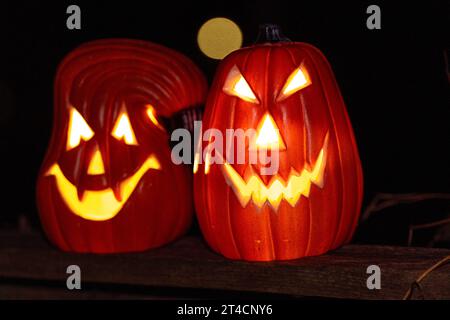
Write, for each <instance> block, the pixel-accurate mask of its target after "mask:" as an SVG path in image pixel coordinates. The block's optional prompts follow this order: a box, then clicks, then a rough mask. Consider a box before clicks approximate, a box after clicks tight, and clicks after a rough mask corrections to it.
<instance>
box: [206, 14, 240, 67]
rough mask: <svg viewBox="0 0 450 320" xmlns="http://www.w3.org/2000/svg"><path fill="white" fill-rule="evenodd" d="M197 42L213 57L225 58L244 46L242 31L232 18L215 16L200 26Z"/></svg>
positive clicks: (207, 54)
mask: <svg viewBox="0 0 450 320" xmlns="http://www.w3.org/2000/svg"><path fill="white" fill-rule="evenodd" d="M197 42H198V46H199V48H200V50H201V51H202V52H203V53H204V54H205V55H206V56H208V57H210V58H212V59H223V58H224V57H225V56H226V55H227V54H229V53H230V52H232V51H234V50H237V49H239V48H240V47H241V46H242V32H241V29H239V26H238V25H237V24H236V23H234V22H233V21H231V20H230V19H227V18H213V19H210V20H208V21H206V22H205V23H204V24H203V25H202V26H201V27H200V30H199V31H198V35H197Z"/></svg>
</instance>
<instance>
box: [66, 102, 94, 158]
mask: <svg viewBox="0 0 450 320" xmlns="http://www.w3.org/2000/svg"><path fill="white" fill-rule="evenodd" d="M93 136H94V131H92V129H91V128H90V127H89V125H88V124H87V123H86V121H85V120H84V118H83V116H82V115H81V114H80V113H79V112H78V111H77V110H76V109H75V108H71V109H70V120H69V129H68V131H67V145H66V150H70V149H73V148H75V147H77V146H78V145H79V144H80V142H81V139H83V140H84V141H88V140H89V139H91V138H92V137H93Z"/></svg>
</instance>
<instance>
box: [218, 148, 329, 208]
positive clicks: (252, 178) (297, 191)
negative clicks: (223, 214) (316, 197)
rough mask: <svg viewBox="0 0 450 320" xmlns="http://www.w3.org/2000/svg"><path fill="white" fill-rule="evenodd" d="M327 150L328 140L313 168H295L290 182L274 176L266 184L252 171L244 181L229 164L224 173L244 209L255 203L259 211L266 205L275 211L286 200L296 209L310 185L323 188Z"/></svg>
mask: <svg viewBox="0 0 450 320" xmlns="http://www.w3.org/2000/svg"><path fill="white" fill-rule="evenodd" d="M326 150H327V139H325V143H324V145H323V147H322V149H321V150H320V152H319V155H318V156H317V159H316V162H315V164H314V167H313V169H312V170H311V171H309V170H307V169H306V168H304V169H303V170H302V172H301V173H300V174H299V173H298V172H296V171H295V170H294V169H291V172H290V174H289V178H288V179H287V181H284V180H283V178H281V177H280V176H279V175H274V176H273V177H272V179H271V180H270V182H269V184H268V185H266V184H265V183H264V182H263V181H262V180H261V178H260V177H259V175H258V174H257V173H253V172H252V173H251V174H249V175H246V176H247V177H248V178H247V179H244V178H243V177H242V176H241V175H240V174H239V173H238V172H237V171H236V170H235V169H234V168H233V167H232V166H231V165H230V164H229V163H227V162H225V163H224V165H223V166H222V172H223V175H224V177H225V180H226V182H227V184H228V185H229V186H230V187H231V188H232V189H233V191H234V194H235V195H236V197H237V199H238V200H239V202H240V204H241V206H242V207H243V208H245V207H246V206H247V204H248V203H249V201H250V200H252V201H253V203H254V204H255V205H256V206H258V207H260V208H261V207H262V206H263V205H264V203H265V202H268V203H269V204H270V206H271V207H272V208H273V209H274V210H275V211H276V210H277V209H278V206H279V205H280V202H281V200H283V199H284V200H285V201H287V202H288V203H289V204H290V205H291V206H292V207H294V206H295V205H296V204H297V202H298V201H299V199H300V196H301V195H303V196H305V197H309V192H310V189H311V183H313V184H314V185H316V186H318V187H319V188H322V187H323V184H324V172H325V167H326ZM249 168H251V167H249ZM250 170H251V169H250Z"/></svg>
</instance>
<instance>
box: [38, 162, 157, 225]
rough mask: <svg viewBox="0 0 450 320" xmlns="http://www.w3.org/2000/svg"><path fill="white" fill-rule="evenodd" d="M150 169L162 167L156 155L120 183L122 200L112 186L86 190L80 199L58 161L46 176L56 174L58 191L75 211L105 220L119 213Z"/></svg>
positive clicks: (92, 218)
mask: <svg viewBox="0 0 450 320" xmlns="http://www.w3.org/2000/svg"><path fill="white" fill-rule="evenodd" d="M150 169H154V170H160V169H161V165H160V163H159V161H158V159H157V158H156V157H155V156H154V155H151V156H149V157H148V158H147V160H145V161H144V163H143V164H142V165H141V166H140V167H139V169H138V170H137V171H136V172H135V173H134V174H133V175H132V176H130V177H128V178H126V179H125V180H123V181H122V182H121V183H120V194H121V200H120V201H119V200H117V199H116V197H115V196H114V191H113V190H112V189H111V188H106V189H103V190H95V191H94V190H86V191H85V192H84V194H83V197H82V199H81V200H80V199H79V198H78V193H77V187H76V186H74V185H73V184H72V183H71V182H70V181H69V180H68V179H67V178H66V177H65V175H64V173H63V172H62V171H61V168H60V167H59V165H58V164H57V163H55V164H54V165H52V166H51V167H50V169H49V170H48V171H47V173H46V176H55V180H56V185H57V188H58V191H59V193H60V194H61V196H62V198H63V200H64V202H65V203H66V205H67V206H68V207H69V208H70V210H72V212H73V213H75V214H76V215H78V216H80V217H82V218H84V219H87V220H93V221H105V220H109V219H112V218H113V217H114V216H116V215H117V213H119V211H120V210H121V209H122V207H123V205H124V204H125V203H126V202H127V200H128V199H129V197H130V196H131V194H132V193H133V191H134V189H135V188H136V186H137V185H138V183H139V181H140V180H141V178H142V177H143V176H144V174H145V173H146V172H147V171H148V170H150Z"/></svg>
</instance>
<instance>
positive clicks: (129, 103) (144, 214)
mask: <svg viewBox="0 0 450 320" xmlns="http://www.w3.org/2000/svg"><path fill="white" fill-rule="evenodd" d="M205 94H206V81H205V79H204V77H203V75H202V74H201V72H200V71H199V69H198V68H197V67H196V66H195V65H194V64H193V63H192V62H191V61H190V60H189V59H188V58H186V57H184V56H183V55H181V54H179V53H177V52H175V51H173V50H170V49H168V48H165V47H162V46H160V45H156V44H152V43H148V42H144V41H135V40H120V39H117V40H100V41H94V42H91V43H87V44H85V45H82V46H81V47H79V48H77V49H76V50H74V51H73V52H71V53H70V54H69V55H68V56H67V57H66V58H65V59H64V61H63V62H62V63H61V65H60V66H59V69H58V72H57V75H56V79H55V87H54V125H53V132H52V136H51V141H50V145H49V147H48V151H47V154H46V157H45V160H44V162H43V165H42V168H41V171H40V173H39V176H38V181H37V204H38V208H39V212H40V217H41V222H42V225H43V227H44V229H45V231H46V233H47V235H48V237H49V238H50V239H51V241H52V242H54V243H55V244H56V245H57V246H58V247H60V248H61V249H63V250H66V251H77V252H96V253H112V252H128V251H140V250H145V249H149V248H152V247H157V246H160V245H163V244H165V243H167V242H169V241H171V240H173V239H175V238H176V237H178V236H179V235H180V234H182V233H183V232H184V231H185V230H186V229H187V228H188V226H189V224H190V221H191V216H192V209H193V205H192V198H191V197H192V194H191V178H190V175H189V172H187V169H186V168H184V167H182V166H176V165H174V164H173V163H172V161H171V157H170V148H169V145H168V141H169V136H168V134H167V132H166V131H165V130H164V127H163V126H162V125H161V123H160V122H159V121H158V119H159V118H160V117H170V115H171V114H173V113H174V112H177V111H179V110H182V109H184V108H189V107H193V106H196V105H199V104H201V103H202V102H203V100H204V96H205Z"/></svg>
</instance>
